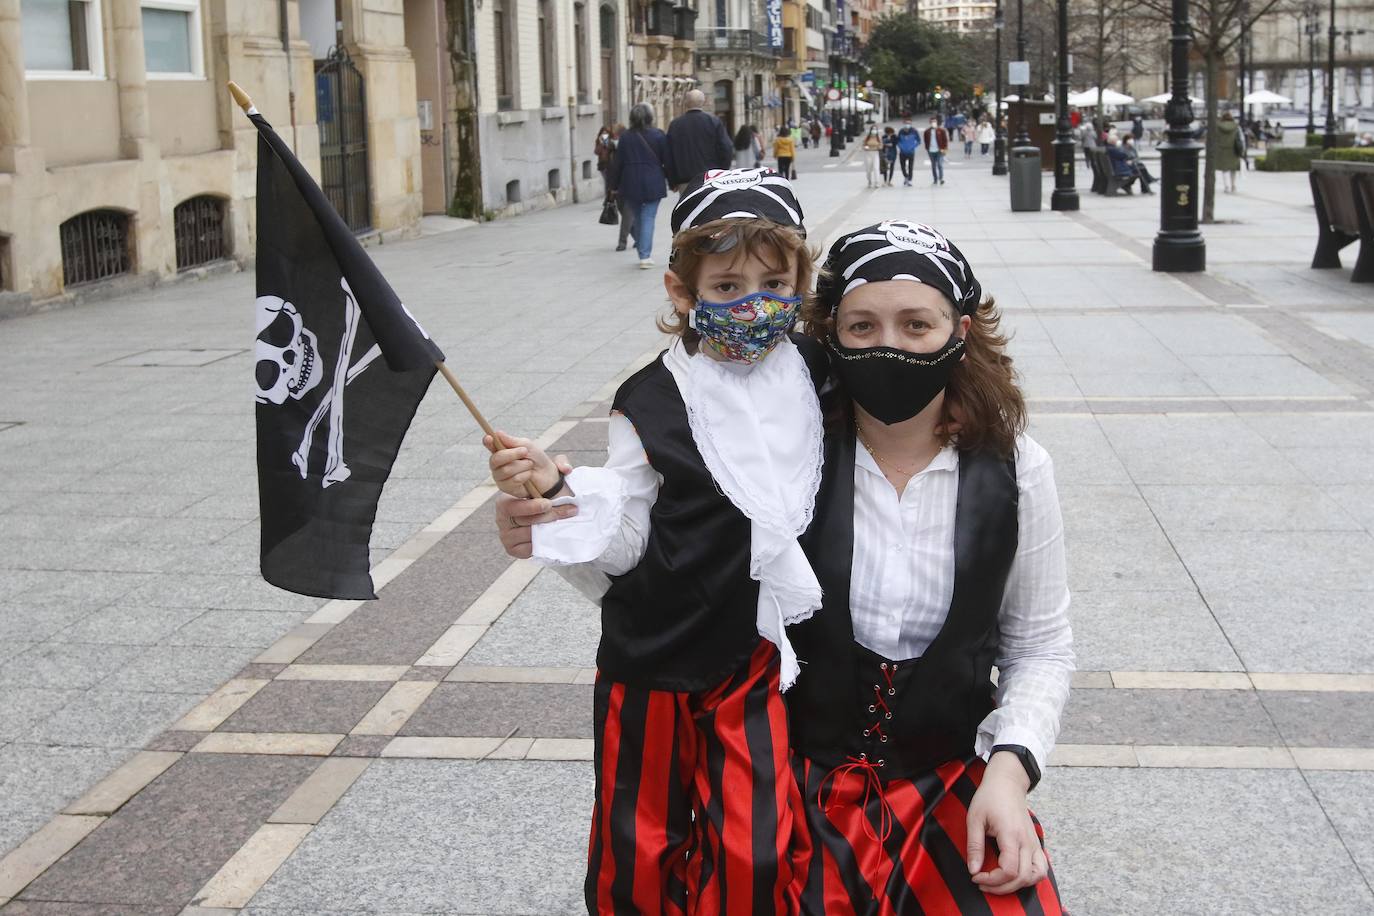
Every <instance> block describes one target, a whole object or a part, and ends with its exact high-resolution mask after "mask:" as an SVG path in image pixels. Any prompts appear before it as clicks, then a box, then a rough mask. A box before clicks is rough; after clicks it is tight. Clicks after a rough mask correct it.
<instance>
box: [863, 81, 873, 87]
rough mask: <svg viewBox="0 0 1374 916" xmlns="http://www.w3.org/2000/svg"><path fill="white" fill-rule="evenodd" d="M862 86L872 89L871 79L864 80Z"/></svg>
mask: <svg viewBox="0 0 1374 916" xmlns="http://www.w3.org/2000/svg"><path fill="white" fill-rule="evenodd" d="M864 88H865V89H872V88H873V80H864Z"/></svg>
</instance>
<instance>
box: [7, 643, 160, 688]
mask: <svg viewBox="0 0 1374 916" xmlns="http://www.w3.org/2000/svg"><path fill="white" fill-rule="evenodd" d="M142 651H143V650H142V649H141V648H140V647H138V646H111V645H99V644H93V643H70V644H64V643H40V644H39V645H36V646H34V647H33V648H32V649H29V650H28V651H27V652H22V653H20V654H19V655H16V656H14V657H13V658H11V659H10V660H9V661H7V662H5V663H4V664H0V684H7V685H11V686H16V687H51V688H59V689H60V688H69V689H81V688H86V687H93V686H94V685H95V684H96V683H97V682H99V681H100V680H101V679H103V678H106V677H108V676H109V675H110V674H111V673H112V672H117V671H119V670H120V669H122V668H123V667H124V666H125V665H128V664H130V663H131V662H133V660H134V659H136V658H137V657H138V655H139V653H140V652H142Z"/></svg>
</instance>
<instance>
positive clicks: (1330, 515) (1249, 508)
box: [1140, 484, 1362, 531]
mask: <svg viewBox="0 0 1374 916" xmlns="http://www.w3.org/2000/svg"><path fill="white" fill-rule="evenodd" d="M1140 492H1141V493H1142V494H1144V497H1145V499H1146V501H1148V502H1149V505H1150V508H1151V509H1153V510H1154V512H1155V514H1156V515H1158V517H1159V520H1160V523H1161V524H1162V525H1163V526H1164V528H1165V529H1166V530H1168V531H1174V530H1177V529H1183V528H1193V529H1198V530H1202V531H1352V530H1360V529H1361V528H1362V526H1361V525H1360V523H1359V522H1358V521H1357V520H1356V519H1355V518H1354V517H1352V516H1351V515H1350V514H1349V513H1347V512H1346V511H1345V510H1344V509H1343V508H1342V507H1341V506H1339V505H1337V504H1336V502H1335V501H1334V500H1332V499H1331V498H1330V497H1329V496H1327V495H1326V494H1325V493H1323V492H1322V491H1321V490H1320V489H1318V488H1317V487H1305V486H1295V485H1291V484H1290V485H1286V486H1281V487H1280V486H1261V485H1255V486H1228V485H1225V484H1208V485H1206V486H1196V485H1192V486H1142V487H1141V488H1140Z"/></svg>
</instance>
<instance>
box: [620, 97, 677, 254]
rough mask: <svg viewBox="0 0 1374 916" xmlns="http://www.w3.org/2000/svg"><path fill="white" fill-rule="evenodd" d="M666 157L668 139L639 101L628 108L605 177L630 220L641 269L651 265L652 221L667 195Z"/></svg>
mask: <svg viewBox="0 0 1374 916" xmlns="http://www.w3.org/2000/svg"><path fill="white" fill-rule="evenodd" d="M667 155H668V139H667V137H665V136H664V135H663V131H661V130H659V129H658V128H657V127H654V110H653V108H652V107H650V106H649V105H647V104H645V103H643V102H640V103H639V104H638V105H636V106H635V107H633V108H631V109H630V129H629V130H627V131H624V132H622V133H621V135H620V139H619V140H618V141H617V142H616V146H615V156H614V157H613V158H612V159H611V169H610V172H609V173H608V174H609V175H610V178H611V186H612V187H613V188H614V189H615V192H616V193H617V194H619V195H620V199H621V200H623V201H624V202H625V208H626V209H627V210H629V212H630V215H631V217H632V221H631V224H630V231H631V232H633V233H634V237H635V250H636V251H637V252H638V254H639V266H640V268H642V269H644V270H648V269H649V268H651V267H653V266H654V260H653V253H654V219H655V217H657V215H658V202H659V201H661V200H662V199H663V198H664V197H666V196H667V194H668V190H667V181H666V179H665V178H664V165H663V160H664V158H665V157H666V156H667Z"/></svg>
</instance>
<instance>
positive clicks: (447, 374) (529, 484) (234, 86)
mask: <svg viewBox="0 0 1374 916" xmlns="http://www.w3.org/2000/svg"><path fill="white" fill-rule="evenodd" d="M229 94H230V95H231V96H233V97H234V101H235V103H237V104H238V106H239V107H240V108H242V109H243V110H244V111H245V112H247V111H248V110H249V109H251V108H252V107H253V100H252V99H251V98H250V97H249V95H248V93H246V92H244V91H243V87H241V86H240V85H239V84H238V83H236V82H234V81H233V80H229ZM434 366H435V368H437V369H438V370H439V374H440V375H442V376H443V377H444V378H445V379H447V380H448V383H449V385H450V386H451V387H452V388H453V390H454V393H456V394H457V395H458V398H459V400H461V401H462V402H463V406H464V407H466V408H467V409H468V413H470V414H472V418H473V419H474V420H476V421H477V425H478V426H480V427H482V432H484V433H486V434H487V435H488V436H490V437H491V450H492V451H493V452H495V451H496V450H497V449H498V448H500V446H501V443H500V441H499V440H498V439H497V437H496V430H495V429H493V428H492V426H491V424H490V423H488V422H487V418H486V417H484V416H482V411H480V410H478V409H477V405H476V404H474V403H473V402H472V398H470V397H468V393H467V392H466V391H464V390H463V386H462V385H460V384H459V383H458V377H457V376H456V375H454V374H453V370H452V369H450V368H449V367H448V366H447V365H446V364H445V363H444V361H443V360H436V361H435V363H434ZM525 493H526V494H528V495H529V497H530V498H531V499H538V498H539V497H540V496H541V495H542V494H540V492H539V488H538V487H536V486H535V485H534V481H532V480H527V481H525Z"/></svg>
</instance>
